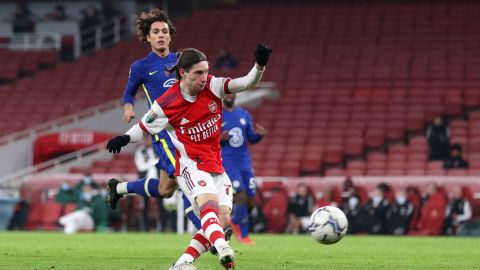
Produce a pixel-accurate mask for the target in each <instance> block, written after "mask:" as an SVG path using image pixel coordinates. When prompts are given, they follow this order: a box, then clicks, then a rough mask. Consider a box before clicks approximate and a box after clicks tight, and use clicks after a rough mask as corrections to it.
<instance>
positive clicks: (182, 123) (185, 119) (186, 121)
mask: <svg viewBox="0 0 480 270" xmlns="http://www.w3.org/2000/svg"><path fill="white" fill-rule="evenodd" d="M188 122H190V121H188V119H187V118H182V121H180V125H185V124H187V123H188Z"/></svg>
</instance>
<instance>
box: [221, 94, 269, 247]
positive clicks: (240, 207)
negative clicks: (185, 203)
mask: <svg viewBox="0 0 480 270" xmlns="http://www.w3.org/2000/svg"><path fill="white" fill-rule="evenodd" d="M234 103H235V95H228V96H226V97H225V99H224V100H223V105H224V107H223V122H222V134H221V137H220V140H221V144H222V159H223V166H224V167H225V171H226V172H227V174H228V176H229V177H230V179H231V180H232V185H233V188H234V190H235V199H234V206H233V217H232V219H231V224H232V228H233V232H234V234H235V236H236V237H237V238H238V240H239V241H240V242H242V243H244V244H249V245H251V244H253V241H252V240H251V239H250V237H249V235H248V212H249V209H252V208H253V207H254V206H255V193H256V192H255V189H256V184H255V178H254V175H253V171H252V161H251V159H250V153H249V152H248V149H247V142H248V143H250V144H255V143H258V142H260V141H261V140H262V138H263V136H265V134H266V131H265V128H264V127H263V126H261V125H259V124H256V125H255V128H254V126H253V123H252V118H251V117H250V114H249V113H248V112H247V111H246V110H245V109H242V108H240V107H236V106H234Z"/></svg>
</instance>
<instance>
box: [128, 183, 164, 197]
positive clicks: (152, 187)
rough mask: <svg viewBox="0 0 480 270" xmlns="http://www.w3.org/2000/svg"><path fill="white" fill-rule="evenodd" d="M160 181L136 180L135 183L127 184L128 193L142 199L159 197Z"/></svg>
mask: <svg viewBox="0 0 480 270" xmlns="http://www.w3.org/2000/svg"><path fill="white" fill-rule="evenodd" d="M159 185H160V180H158V179H155V178H149V179H145V178H142V179H138V180H137V181H133V182H128V183H127V191H128V193H135V194H138V195H140V196H143V197H160V193H158V186H159ZM147 192H148V193H147Z"/></svg>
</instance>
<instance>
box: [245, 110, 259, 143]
mask: <svg viewBox="0 0 480 270" xmlns="http://www.w3.org/2000/svg"><path fill="white" fill-rule="evenodd" d="M245 118H246V120H247V139H248V142H249V143H250V144H256V143H258V142H259V141H261V140H262V138H263V136H260V135H258V134H257V133H255V129H254V128H253V121H252V117H251V116H250V114H249V113H248V112H247V111H245Z"/></svg>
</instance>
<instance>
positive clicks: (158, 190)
mask: <svg viewBox="0 0 480 270" xmlns="http://www.w3.org/2000/svg"><path fill="white" fill-rule="evenodd" d="M136 25H137V35H138V37H139V39H140V41H141V42H143V43H149V44H150V46H151V50H152V51H151V52H150V53H149V54H148V55H147V57H145V58H143V59H140V60H137V61H135V62H134V63H133V64H132V66H131V67H130V74H129V77H128V83H127V86H126V87H125V92H124V95H123V103H124V114H123V120H124V121H125V122H127V123H129V122H130V121H131V120H132V119H134V118H135V112H134V111H133V105H134V103H135V95H136V94H137V90H138V88H139V87H140V86H141V87H142V89H143V91H144V93H145V96H146V97H147V100H148V106H149V108H150V107H151V106H152V104H153V102H154V101H155V100H156V99H157V98H159V97H160V96H162V95H163V94H164V93H165V92H166V91H167V90H168V88H170V86H172V85H173V83H174V82H175V73H172V74H166V73H165V69H166V68H169V67H172V66H174V65H175V62H176V61H177V55H176V54H175V53H173V52H170V47H169V46H170V41H171V40H172V36H173V35H175V34H176V30H175V27H174V26H173V24H172V22H171V21H170V19H169V18H168V16H167V15H166V14H165V13H164V12H163V11H162V10H160V9H152V10H150V11H148V12H143V13H142V14H140V16H137V20H136ZM152 142H153V143H152V145H153V149H155V153H156V154H157V155H158V157H159V162H158V163H157V165H156V166H157V167H158V169H159V171H160V179H156V178H149V177H145V178H141V179H138V180H136V181H131V182H128V183H127V182H123V183H120V181H118V180H117V179H110V180H109V181H108V187H109V190H110V191H109V195H108V198H107V201H108V203H109V205H110V206H111V207H112V208H115V207H116V204H117V201H118V200H119V199H120V198H121V197H122V196H123V195H124V194H128V193H136V194H138V195H141V196H143V197H167V198H168V197H171V196H172V195H173V193H174V192H175V190H176V189H177V188H178V184H177V182H176V179H175V147H174V146H173V144H172V141H171V139H170V137H169V136H168V134H167V132H166V131H161V132H160V133H158V134H154V135H153V136H152ZM184 203H185V209H186V212H187V216H188V217H189V219H190V220H191V221H192V223H193V224H194V225H195V227H197V229H200V228H201V227H200V220H199V219H198V218H197V217H196V216H195V215H194V214H193V212H192V211H191V207H190V206H191V205H190V203H189V201H188V200H187V199H186V197H185V196H184Z"/></svg>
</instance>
